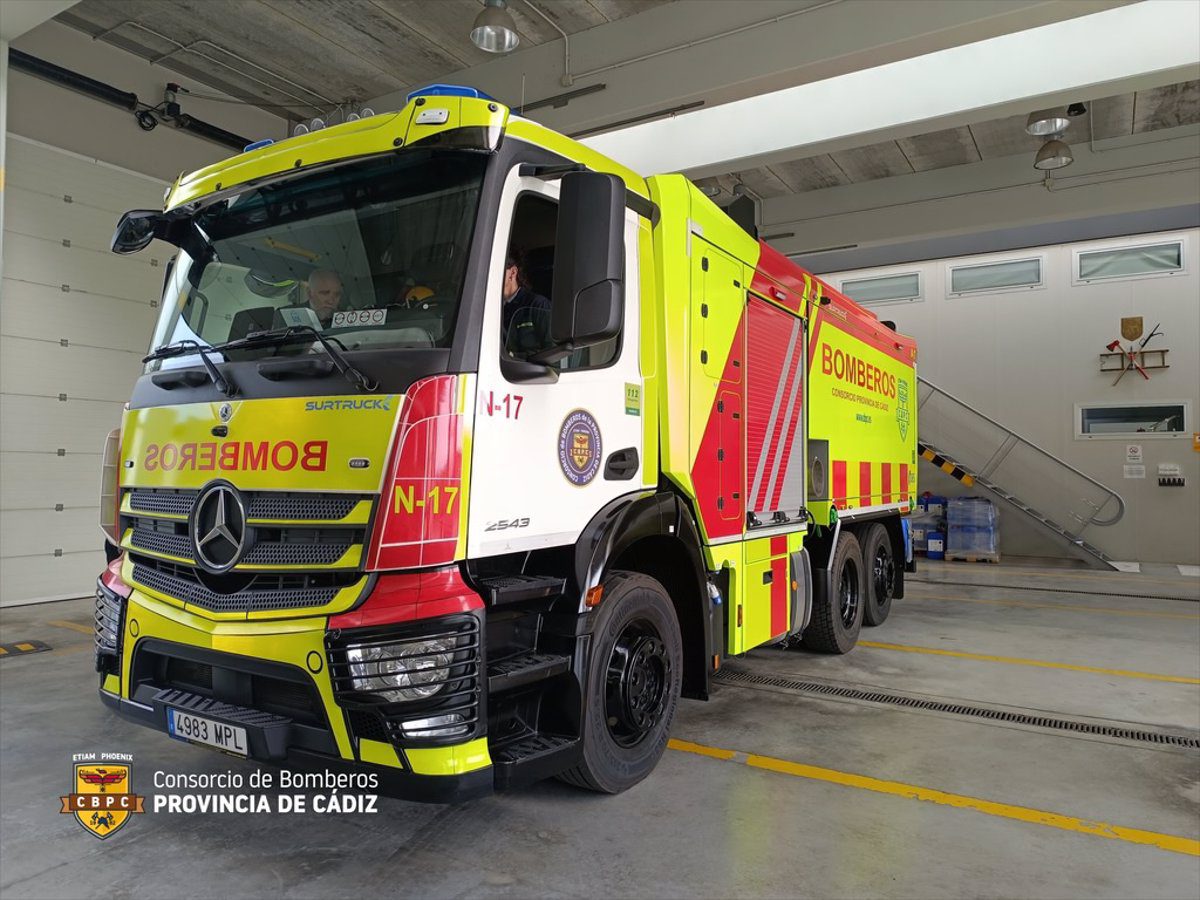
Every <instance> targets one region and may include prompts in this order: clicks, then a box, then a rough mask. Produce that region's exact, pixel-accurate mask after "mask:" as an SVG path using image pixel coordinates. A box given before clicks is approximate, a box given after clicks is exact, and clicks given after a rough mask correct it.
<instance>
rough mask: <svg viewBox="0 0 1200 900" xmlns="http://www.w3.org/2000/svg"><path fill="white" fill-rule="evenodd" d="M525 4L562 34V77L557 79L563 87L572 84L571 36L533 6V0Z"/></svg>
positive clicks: (526, 0) (526, 1)
mask: <svg viewBox="0 0 1200 900" xmlns="http://www.w3.org/2000/svg"><path fill="white" fill-rule="evenodd" d="M525 5H526V6H528V7H529V8H530V9H532V10H533V11H534V12H535V13H537V14H538V15H539V16H541V17H542V18H543V19H545V20H546V21H547V22H548V23H549V24H550V27H551V28H553V29H554V30H555V31H557V32H558V33H559V34H561V35H562V39H563V74H562V78H561V79H559V81H560V83H561V84H562V86H563V87H570V86H571V85H572V84H574V83H575V76H573V75H572V74H571V36H570V35H569V34H567V33H566V32H565V31H563V30H562V28H560V27H559V24H558V23H557V22H555V21H554V20H553V19H552V18H550V17H549V16H548V15H546V14H545V13H544V12H542V11H541V10H540V9H538V8H537V7H536V6H534V4H533V0H525Z"/></svg>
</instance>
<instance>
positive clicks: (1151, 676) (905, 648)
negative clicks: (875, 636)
mask: <svg viewBox="0 0 1200 900" xmlns="http://www.w3.org/2000/svg"><path fill="white" fill-rule="evenodd" d="M858 646H859V647H871V648H873V649H875V650H899V651H901V652H903V653H926V654H929V655H931V656H953V657H955V658H956V659H977V660H981V661H982V662H998V663H1008V664H1009V665H1014V666H1035V667H1037V668H1039V669H1066V670H1068V671H1070V672H1091V673H1092V674H1095V675H1119V676H1120V677H1121V678H1142V679H1145V680H1146V681H1170V682H1173V683H1175V684H1200V678H1188V677H1187V676H1185V675H1158V674H1156V673H1154V672H1131V671H1128V670H1126V669H1104V668H1100V667H1099V666H1077V665H1074V664H1072V663H1057V662H1048V661H1047V660H1044V659H1022V658H1021V657H1019V656H991V655H989V654H986V653H967V652H965V651H962V650H941V649H939V648H937V647H913V646H910V645H908V644H885V643H882V642H881V641H859V642H858Z"/></svg>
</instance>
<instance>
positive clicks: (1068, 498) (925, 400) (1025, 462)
mask: <svg viewBox="0 0 1200 900" xmlns="http://www.w3.org/2000/svg"><path fill="white" fill-rule="evenodd" d="M917 381H918V388H917V392H918V404H917V407H918V417H917V422H918V430H919V432H920V436H919V439H918V441H919V442H918V448H919V450H920V452H921V456H922V458H923V459H926V460H928V461H929V462H930V463H932V464H933V465H935V466H937V467H938V468H940V469H941V470H942V471H943V472H945V473H946V474H948V475H950V476H952V477H954V478H956V479H958V480H959V481H961V482H962V483H963V484H965V485H967V486H975V485H978V486H979V487H981V488H983V489H984V490H985V491H987V492H988V493H990V494H993V495H995V496H996V497H999V498H1000V499H1001V500H1002V501H1003V502H1004V503H1005V504H1007V505H1008V506H1010V507H1012V508H1013V509H1015V510H1017V511H1018V512H1020V513H1021V514H1022V515H1023V516H1025V517H1026V518H1027V519H1029V520H1031V521H1033V522H1034V523H1036V524H1037V526H1038V527H1039V528H1041V529H1042V530H1043V531H1045V532H1047V533H1048V534H1049V535H1051V536H1052V537H1053V538H1054V539H1056V540H1057V541H1058V542H1059V543H1060V544H1062V545H1063V546H1064V547H1065V548H1066V549H1068V550H1070V551H1071V552H1072V553H1074V554H1075V555H1076V556H1079V557H1080V558H1082V559H1084V560H1085V561H1087V562H1088V563H1090V564H1092V565H1094V566H1097V567H1100V568H1106V569H1115V568H1116V566H1114V565H1112V560H1111V559H1110V558H1109V556H1108V555H1107V554H1106V553H1105V552H1104V551H1103V550H1101V549H1100V548H1099V547H1097V546H1095V545H1094V544H1091V543H1089V542H1088V541H1086V540H1084V539H1083V537H1082V534H1083V532H1084V531H1085V530H1086V529H1088V528H1090V527H1092V526H1096V527H1104V526H1109V525H1114V524H1116V523H1117V522H1118V521H1120V519H1121V517H1122V516H1123V515H1124V514H1125V501H1124V500H1122V499H1121V496H1120V494H1118V493H1117V492H1116V491H1114V490H1112V489H1111V488H1108V487H1106V486H1105V485H1103V484H1101V483H1100V482H1098V481H1096V480H1095V479H1094V478H1092V477H1090V476H1088V475H1085V474H1084V473H1083V472H1081V471H1079V470H1078V469H1076V468H1075V467H1074V466H1072V465H1071V464H1070V463H1067V462H1065V461H1063V460H1061V459H1059V458H1058V457H1057V456H1054V455H1053V454H1052V453H1049V452H1048V451H1046V450H1043V449H1042V448H1041V447H1039V446H1037V445H1036V444H1034V443H1033V442H1032V441H1030V440H1028V439H1026V438H1024V437H1022V436H1021V435H1019V434H1017V433H1016V432H1015V431H1013V430H1012V429H1011V428H1008V427H1007V426H1004V425H1001V424H1000V423H999V422H997V421H996V420H995V419H993V418H991V417H989V416H986V415H984V414H983V413H981V412H979V410H977V409H975V408H974V407H973V406H971V405H970V404H969V403H967V402H965V401H963V400H960V399H959V398H958V397H955V396H954V395H953V394H950V393H948V392H947V391H944V390H942V389H941V388H939V387H937V386H936V385H934V384H932V383H930V382H929V381H927V380H925V379H924V378H920V377H918V378H917ZM1023 498H1028V499H1023ZM1033 498H1036V502H1037V506H1036V507H1035V506H1034V505H1033V504H1032V503H1031V502H1029V500H1030V499H1033Z"/></svg>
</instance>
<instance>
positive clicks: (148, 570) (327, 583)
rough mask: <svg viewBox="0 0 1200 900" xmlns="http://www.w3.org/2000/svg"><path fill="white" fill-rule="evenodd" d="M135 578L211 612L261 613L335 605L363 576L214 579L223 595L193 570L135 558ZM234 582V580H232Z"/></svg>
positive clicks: (154, 589) (142, 583)
mask: <svg viewBox="0 0 1200 900" xmlns="http://www.w3.org/2000/svg"><path fill="white" fill-rule="evenodd" d="M132 577H133V581H134V582H136V583H137V584H140V585H143V586H145V587H147V588H149V589H150V590H152V591H157V592H158V593H160V594H165V595H166V596H168V597H174V598H175V599H177V600H182V601H183V602H184V603H190V604H192V605H194V606H198V607H200V608H201V609H207V610H209V611H210V612H257V611H260V610H273V609H277V610H286V609H302V608H303V607H306V606H324V605H325V604H327V603H331V602H332V601H333V598H334V597H336V596H337V594H338V591H340V590H342V588H345V587H349V586H350V585H352V584H354V583H355V582H357V581H358V580H359V579H360V577H361V576H360V575H359V574H358V573H345V574H312V575H307V574H305V575H277V574H263V575H255V576H252V577H246V576H236V577H235V576H222V577H220V578H214V579H213V581H214V582H218V583H220V582H224V584H226V585H228V586H229V588H230V590H229V591H228V592H222V591H218V590H214V589H212V588H209V587H206V586H205V585H204V584H202V583H201V582H200V580H199V577H198V575H197V573H196V570H195V569H193V568H191V567H190V566H180V565H175V564H173V563H168V562H163V561H162V560H152V559H149V558H148V557H138V556H135V557H134V564H133V576H132ZM230 578H234V580H233V581H230V580H228V579H230Z"/></svg>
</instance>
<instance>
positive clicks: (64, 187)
mask: <svg viewBox="0 0 1200 900" xmlns="http://www.w3.org/2000/svg"><path fill="white" fill-rule="evenodd" d="M5 152H6V155H7V165H8V183H9V184H14V185H17V186H19V187H23V188H28V189H30V190H34V191H40V192H42V193H44V194H47V195H49V196H57V197H62V196H63V195H64V194H65V195H67V196H69V197H70V198H71V199H72V200H73V201H74V202H75V203H86V204H88V205H89V206H95V207H99V208H101V209H106V210H109V211H111V212H112V213H113V214H114V215H120V214H121V213H123V212H125V211H126V210H129V209H162V204H163V192H164V191H165V190H166V189H167V184H166V182H163V181H159V180H158V179H157V178H150V177H148V176H144V175H137V174H135V173H133V172H123V171H121V170H119V169H116V168H114V167H112V166H105V165H101V164H97V163H96V162H94V161H93V160H89V159H81V158H80V157H77V156H74V155H72V154H69V153H64V152H62V151H60V150H56V149H55V148H53V147H47V146H44V145H42V144H38V143H36V142H32V141H26V140H22V139H20V138H19V137H15V136H13V135H9V140H8V145H7V147H6V150H5Z"/></svg>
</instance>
